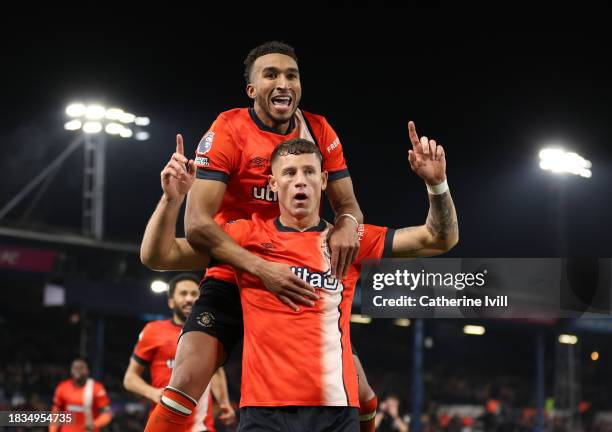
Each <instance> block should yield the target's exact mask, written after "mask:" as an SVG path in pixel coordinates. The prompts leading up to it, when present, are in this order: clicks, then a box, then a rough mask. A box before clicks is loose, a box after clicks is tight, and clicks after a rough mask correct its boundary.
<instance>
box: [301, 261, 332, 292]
mask: <svg viewBox="0 0 612 432" xmlns="http://www.w3.org/2000/svg"><path fill="white" fill-rule="evenodd" d="M291 271H292V272H293V273H294V274H295V275H296V276H297V277H299V278H300V279H302V280H303V281H305V282H307V283H308V284H309V285H310V286H311V287H313V288H323V289H326V290H330V291H336V290H337V289H338V287H340V289H343V288H344V285H342V282H340V281H339V280H338V279H336V278H335V277H333V276H332V275H331V270H327V271H326V272H325V273H321V272H311V271H310V270H308V269H307V268H306V267H295V266H293V267H291Z"/></svg>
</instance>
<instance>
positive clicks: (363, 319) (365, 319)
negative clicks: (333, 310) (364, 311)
mask: <svg viewBox="0 0 612 432" xmlns="http://www.w3.org/2000/svg"><path fill="white" fill-rule="evenodd" d="M351 322H352V323H355V324H370V323H371V322H372V318H371V317H369V316H365V315H357V314H351Z"/></svg>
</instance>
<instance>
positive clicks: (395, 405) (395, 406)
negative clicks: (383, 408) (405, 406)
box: [387, 399, 399, 418]
mask: <svg viewBox="0 0 612 432" xmlns="http://www.w3.org/2000/svg"><path fill="white" fill-rule="evenodd" d="M387 412H388V413H389V415H390V416H391V417H393V418H398V417H399V401H398V400H396V399H389V400H388V402H387Z"/></svg>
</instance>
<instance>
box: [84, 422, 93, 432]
mask: <svg viewBox="0 0 612 432" xmlns="http://www.w3.org/2000/svg"><path fill="white" fill-rule="evenodd" d="M85 430H86V431H93V430H94V424H93V422H90V421H89V422H87V423H86V424H85Z"/></svg>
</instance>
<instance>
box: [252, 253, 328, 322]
mask: <svg viewBox="0 0 612 432" xmlns="http://www.w3.org/2000/svg"><path fill="white" fill-rule="evenodd" d="M255 275H256V276H257V277H258V278H259V279H261V281H262V282H263V284H264V285H265V286H266V288H267V289H268V290H269V291H270V292H272V293H273V294H275V295H276V296H277V297H278V298H279V300H280V301H281V302H283V303H284V304H286V305H287V306H289V307H290V308H291V309H293V310H294V311H296V312H297V311H299V310H300V308H299V307H297V305H296V304H295V303H299V304H303V305H307V306H314V302H313V301H312V300H317V299H318V298H319V296H318V295H317V294H316V293H315V290H314V288H313V287H311V286H310V285H309V284H308V283H307V282H305V281H303V280H302V279H300V278H299V277H297V276H296V275H295V274H294V273H293V272H292V271H291V269H290V268H289V266H288V265H287V264H281V263H276V262H270V261H263V263H262V265H260V266H259V268H258V269H257V271H256V273H255ZM309 299H312V300H309Z"/></svg>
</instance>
